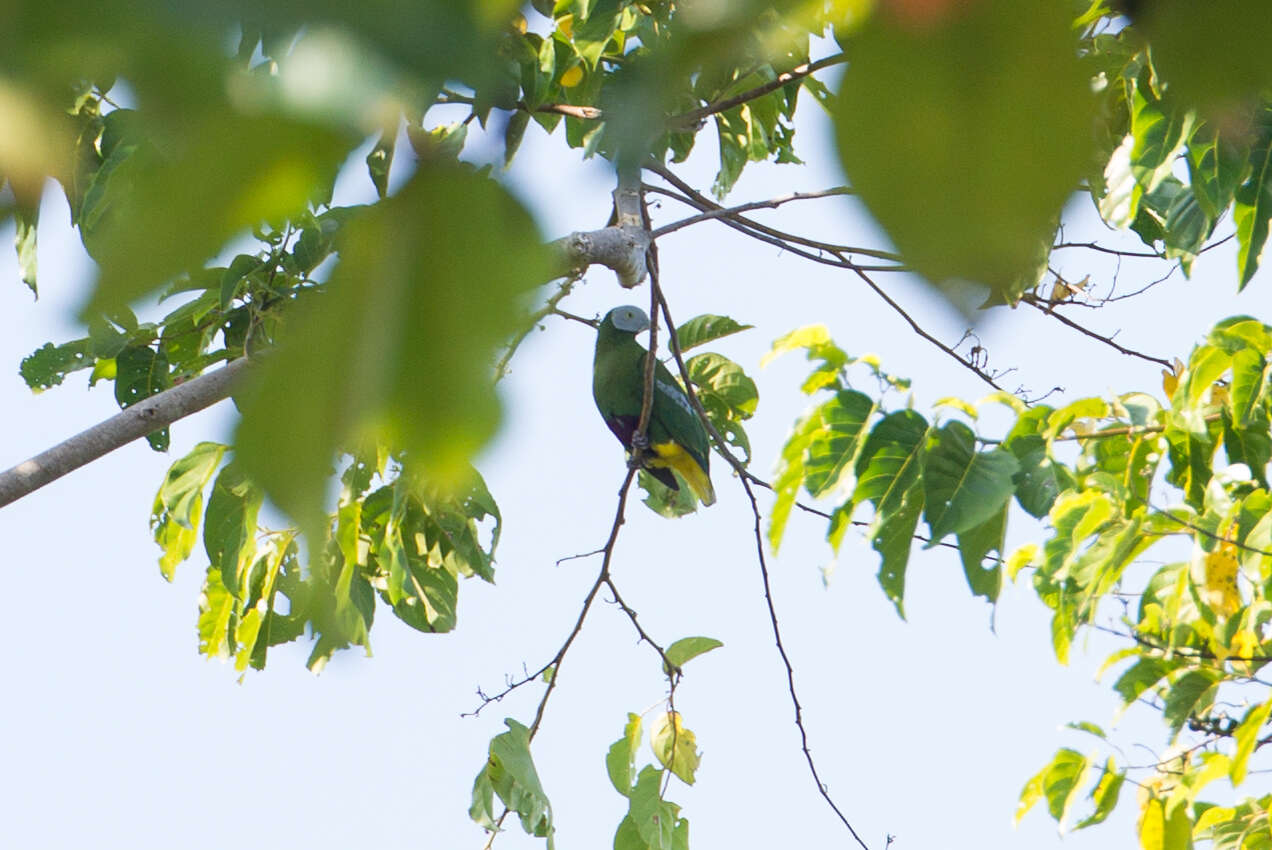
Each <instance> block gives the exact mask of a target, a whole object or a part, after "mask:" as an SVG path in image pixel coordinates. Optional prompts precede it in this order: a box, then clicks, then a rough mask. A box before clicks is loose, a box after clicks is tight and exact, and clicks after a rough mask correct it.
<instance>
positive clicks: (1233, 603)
mask: <svg viewBox="0 0 1272 850" xmlns="http://www.w3.org/2000/svg"><path fill="white" fill-rule="evenodd" d="M1204 567H1205V583H1204V585H1203V587H1202V590H1201V598H1202V599H1203V600H1204V601H1205V603H1206V604H1207V605H1209V606H1210V608H1211V610H1213V611H1214V612H1215V613H1216V614H1218V615H1219V616H1220V617H1231V616H1232V615H1233V614H1235V613H1236V612H1237V610H1238V609H1240V608H1241V590H1240V588H1239V587H1237V547H1236V546H1235V545H1234V544H1232V543H1226V542H1225V543H1220V544H1219V545H1218V546H1217V547H1215V550H1214V551H1213V552H1210V553H1209V554H1207V555H1206V558H1205V564H1204Z"/></svg>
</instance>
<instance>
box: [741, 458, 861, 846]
mask: <svg viewBox="0 0 1272 850" xmlns="http://www.w3.org/2000/svg"><path fill="white" fill-rule="evenodd" d="M742 487H743V488H744V489H745V490H746V495H747V498H749V499H750V500H751V512H752V513H753V514H754V515H755V555H756V558H757V559H758V561H759V564H760V578H761V579H762V580H763V582H764V601H765V603H766V604H767V605H768V613H769V622H770V623H771V624H772V626H773V640H774V642H775V643H776V644H777V653H778V655H780V656H781V657H782V664H783V666H785V667H786V688H787V691H788V692H789V693H790V695H791V703H792V705H794V706H795V726H796V728H798V729H799V742H800V749H801V750H803V751H804V760H805V761H807V762H808V771H809V773H811V774H812V776H813V781H814V782H815V783H817V791H818V793H820V794H821V795H822V797H823V798H825V800H826V804H827V805H828V806H830V808H831V809H832V810H833V811H834V813H835V814H836V815H838V816H839V820H840V821H842V822H843V825H844V826H846V827H847V828H848V832H850V833H851V834H852V837H853V838H855V839H856V840H857V843H858V844H860V845H861V848H862V850H870V848H869V847H867V846H866V842H864V841H862V840H861V836H859V835H858V834H857V830H855V829H853V828H852V824H851V823H849V822H848V818H847V817H845V816H844V813H843V812H842V811H840V809H839V806H838V805H836V804H835V801H834V800H833V799H832V798H831V796H830V792H829V791H827V790H826V784H825V783H824V782H822V780H821V776H819V775H818V773H817V765H816V764H815V763H814V762H813V754H812V752H811V751H810V750H809V749H808V730H807V729H805V728H804V711H803V708H802V706H800V704H799V696H798V695H797V694H796V692H795V670H794V668H793V667H791V659H790V657H789V656H788V655H787V654H786V647H785V646H783V645H782V631H781V629H780V628H778V625H777V610H776V609H775V608H774V607H773V589H772V587H771V586H770V584H769V574H768V563H767V561H766V560H765V557H764V534H763V531H762V530H761V528H760V524H761V523H760V505H759V503H758V502H757V501H756V500H755V491H754V490H752V489H751V482H750V481H748V480H747V479H746V478H745V477H744V478H742Z"/></svg>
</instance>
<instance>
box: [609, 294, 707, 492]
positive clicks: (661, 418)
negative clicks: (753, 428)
mask: <svg viewBox="0 0 1272 850" xmlns="http://www.w3.org/2000/svg"><path fill="white" fill-rule="evenodd" d="M648 326H649V319H648V318H647V317H646V316H645V313H644V311H642V310H641V309H640V308H639V307H631V306H627V307H616V308H614V309H613V310H611V311H610V312H609V313H607V314H606V316H605V318H604V319H603V320H602V321H601V325H600V328H599V329H598V331H597V336H596V356H595V359H594V360H593V363H592V397H593V398H594V399H595V400H596V408H597V410H599V411H600V412H601V416H602V417H604V419H605V424H606V425H608V426H609V429H610V430H611V431H612V432H613V433H614V436H616V437H618V439H619V441H620V442H621V443H622V444H623V446H624V447H625V448H630V447H631V442H632V435H633V433H634V432H635V431H636V426H637V425H638V424H639V422H640V409H641V404H642V401H643V400H644V394H645V358H646V356H647V352H646V351H645V348H644V346H642V345H641V344H640V343H639V342H637V341H636V334H637V333H639V332H640V331H642V330H644V329H645V328H647V327H648ZM646 436H647V437H648V439H649V445H650V457H649V458H648V460H647V461H646V464H645V466H646V468H647V469H648V470H649V472H650V473H651V474H652V475H654V476H655V477H656V478H657V479H658V480H659V481H661V482H662V483H663V484H665V485H667V486H668V487H670V488H672V489H673V490H678V489H679V484H678V482H677V481H676V477H675V476H674V475H672V474H671V470H672V469H674V470H675V471H676V472H679V473H680V474H681V477H683V478H684V479H685V481H686V482H688V484H689V486H690V488H691V489H692V490H693V491H694V493H695V494H696V495H697V496H698V498H699V499H700V500H701V501H702V503H703V504H704V505H710V504H712V503H713V502H714V501H715V492H714V491H713V490H712V487H711V478H710V474H709V473H710V466H709V464H710V443H709V442H708V440H707V432H706V429H705V428H703V427H702V422H701V420H699V419H698V415H697V413H696V412H695V411H694V409H693V405H692V403H691V402H690V401H689V397H688V396H687V395H685V392H684V390H682V389H681V388H680V385H679V384H678V383H676V379H675V378H673V377H672V376H671V373H670V372H669V371H667V367H666V366H664V365H663V364H662V363H655V365H654V400H653V406H652V408H651V411H650V416H649V427H648V429H647V434H646ZM678 450H679V451H678Z"/></svg>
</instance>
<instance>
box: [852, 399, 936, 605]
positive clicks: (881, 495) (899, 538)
mask: <svg viewBox="0 0 1272 850" xmlns="http://www.w3.org/2000/svg"><path fill="white" fill-rule="evenodd" d="M927 435H928V424H927V421H926V420H925V419H924V418H923V417H922V416H920V415H919V414H918V413H915V412H914V411H913V410H903V411H898V412H896V413H891V414H889V415H888V416H885V417H884V418H883V419H881V420H880V421H879V422H878V423H876V424H875V426H874V428H873V429H872V430H871V432H870V436H869V438H867V440H866V446H865V448H864V449H863V450H862V452H861V456H860V458H858V460H857V489H856V491H855V492H854V494H853V500H854V501H856V502H861V501H864V500H866V499H869V500H870V502H871V503H872V504H873V505H874V508H875V515H874V518H873V519H872V520H871V523H870V527H869V529H868V530H867V532H866V535H867V537H868V538H869V539H870V545H871V546H872V547H873V548H874V550H875V551H877V552H879V554H880V555H881V556H882V564H881V565H880V568H879V583H880V585H881V586H882V587H883V590H884V593H885V594H887V596H888V598H889V599H890V600H892V604H893V605H895V606H896V609H897V613H898V614H900V615H901V616H905V614H904V608H903V607H902V600H903V598H904V596H905V568H906V564H907V563H908V562H909V559H910V546H911V543H912V542H913V538H914V529H915V528H916V527H917V526H918V522H919V515H920V514H921V513H922V511H923V481H922V478H921V477H920V465H921V462H922V455H923V447H924V443H925V442H926V440H927Z"/></svg>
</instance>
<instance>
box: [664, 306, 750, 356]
mask: <svg viewBox="0 0 1272 850" xmlns="http://www.w3.org/2000/svg"><path fill="white" fill-rule="evenodd" d="M753 327H755V326H754V325H744V324H741V323H740V322H737V321H734V320H733V319H730V318H729V317H728V316H714V315H712V314H710V313H704V314H703V315H701V316H694V317H693V318H692V319H690V320H689V321H687V322H685V323H684V324H682V325H681V326H680V327H678V328H676V339H677V341H678V342H679V343H680V350H681V351H688V350H690V349H691V348H697V347H698V346H700V345H706V344H707V343H708V342H714V341H715V340H717V339H722V338H723V337H726V336H729V335H731V334H735V333H740V332H741V331H745V330H749V329H750V328H753Z"/></svg>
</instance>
